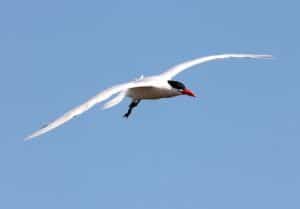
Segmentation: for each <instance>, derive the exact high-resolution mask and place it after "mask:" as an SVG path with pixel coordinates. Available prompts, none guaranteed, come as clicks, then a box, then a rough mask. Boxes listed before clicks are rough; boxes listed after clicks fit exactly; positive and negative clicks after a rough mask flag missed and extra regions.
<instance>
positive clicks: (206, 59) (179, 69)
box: [161, 54, 272, 79]
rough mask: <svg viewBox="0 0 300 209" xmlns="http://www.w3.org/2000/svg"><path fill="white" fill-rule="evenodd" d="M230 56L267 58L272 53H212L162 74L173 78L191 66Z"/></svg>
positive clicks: (270, 56) (167, 77)
mask: <svg viewBox="0 0 300 209" xmlns="http://www.w3.org/2000/svg"><path fill="white" fill-rule="evenodd" d="M229 58H251V59H266V58H272V55H265V54H218V55H211V56H207V57H200V58H196V59H193V60H190V61H187V62H184V63H181V64H179V65H175V66H174V67H172V68H170V69H168V70H167V71H165V72H163V73H162V74H161V76H163V77H165V78H166V79H171V78H173V77H174V76H176V75H177V74H179V73H181V72H182V71H184V70H186V69H188V68H191V67H193V66H195V65H199V64H202V63H205V62H210V61H214V60H221V59H229Z"/></svg>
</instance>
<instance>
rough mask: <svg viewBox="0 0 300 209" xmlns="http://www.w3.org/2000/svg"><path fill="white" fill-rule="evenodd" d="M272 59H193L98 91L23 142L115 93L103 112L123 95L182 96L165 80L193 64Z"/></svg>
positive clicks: (135, 96) (256, 56) (138, 98)
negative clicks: (227, 60) (153, 74)
mask: <svg viewBox="0 0 300 209" xmlns="http://www.w3.org/2000/svg"><path fill="white" fill-rule="evenodd" d="M271 57H272V56H271V55H256V54H220V55H212V56H206V57H200V58H197V59H193V60H190V61H187V62H184V63H181V64H179V65H176V66H174V67H172V68H170V69H168V70H167V71H165V72H163V73H162V74H160V75H157V76H151V77H143V76H142V77H140V78H139V79H137V80H135V81H131V82H128V83H124V84H120V85H116V86H113V87H111V88H108V89H106V90H104V91H102V92H100V93H99V94H97V95H96V96H94V97H93V98H91V99H90V100H88V101H87V102H85V103H83V104H82V105H79V106H78V107H75V108H74V109H71V110H70V111H68V112H67V113H65V114H64V115H62V116H61V117H59V118H58V119H56V120H54V121H52V122H50V123H49V124H47V125H45V126H43V127H42V128H40V129H39V130H37V131H36V132H34V133H33V134H31V135H29V136H28V137H26V138H25V140H29V139H32V138H34V137H37V136H39V135H42V134H44V133H46V132H48V131H51V130H53V129H55V128H57V127H58V126H60V125H62V124H64V123H66V122H67V121H69V120H71V119H72V118H74V117H75V116H77V115H80V114H81V113H84V112H85V111H87V110H89V109H90V108H92V107H93V106H94V105H96V104H98V103H100V102H103V101H104V100H106V99H109V98H110V97H111V96H113V95H114V94H117V93H119V94H118V95H117V96H116V97H115V98H113V99H112V100H110V101H109V102H107V103H105V104H104V106H103V109H107V108H111V107H113V106H115V105H117V104H119V103H120V102H121V101H122V100H123V99H124V98H125V97H126V96H127V97H131V98H132V100H133V101H135V102H136V101H140V100H143V99H160V98H167V97H173V96H178V95H182V93H181V92H180V91H178V89H174V88H172V86H170V85H169V84H168V81H169V80H171V79H172V78H173V77H175V76H176V75H177V74H178V73H181V72H182V71H184V70H186V69H189V68H191V67H193V66H195V65H199V64H202V63H205V62H209V61H213V60H219V59H228V58H251V59H264V58H271ZM189 95H190V93H189ZM137 104H138V102H137V103H136V104H135V106H136V105H137ZM130 112H131V110H130ZM129 114H130V113H129Z"/></svg>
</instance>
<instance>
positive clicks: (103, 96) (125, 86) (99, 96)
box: [25, 81, 153, 140]
mask: <svg viewBox="0 0 300 209" xmlns="http://www.w3.org/2000/svg"><path fill="white" fill-rule="evenodd" d="M152 83H153V82H151V81H133V82H129V83H124V84H120V85H116V86H113V87H111V88H108V89H105V90H104V91H102V92H100V93H99V94H97V95H96V96H94V97H93V98H91V99H89V100H88V101H86V102H85V103H83V104H81V105H79V106H78V107H75V108H73V109H71V110H70V111H68V112H66V113H65V114H64V115H62V116H61V117H59V118H57V119H56V120H54V121H52V122H50V123H49V124H47V125H44V126H43V127H41V128H40V129H39V130H37V131H36V132H34V133H32V134H31V135H29V136H27V137H26V138H25V140H30V139H32V138H34V137H37V136H39V135H42V134H44V133H46V132H48V131H51V130H52V129H55V128H57V127H58V126H60V125H62V124H64V123H66V122H68V121H69V120H71V119H72V118H74V117H76V116H77V115H80V114H82V113H84V112H86V111H87V110H89V109H90V108H92V107H93V106H94V105H96V104H98V103H100V102H102V101H104V100H106V99H108V98H109V97H111V96H112V95H114V94H116V93H118V92H121V91H126V90H127V89H130V88H135V87H141V86H153V85H152Z"/></svg>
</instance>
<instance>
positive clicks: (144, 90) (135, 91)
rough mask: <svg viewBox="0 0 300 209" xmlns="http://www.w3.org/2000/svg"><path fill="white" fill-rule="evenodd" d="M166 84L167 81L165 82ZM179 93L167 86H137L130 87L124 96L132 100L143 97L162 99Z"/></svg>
mask: <svg viewBox="0 0 300 209" xmlns="http://www.w3.org/2000/svg"><path fill="white" fill-rule="evenodd" d="M166 84H167V83H166ZM179 95H181V93H180V92H178V91H176V90H173V89H172V88H171V87H169V86H167V85H166V86H159V87H137V88H132V89H129V90H128V91H127V94H126V96H128V97H130V98H132V99H133V100H143V99H145V100H146V99H147V100H148V99H151V100H152V99H162V98H169V97H175V96H179Z"/></svg>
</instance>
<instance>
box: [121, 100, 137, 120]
mask: <svg viewBox="0 0 300 209" xmlns="http://www.w3.org/2000/svg"><path fill="white" fill-rule="evenodd" d="M140 101H141V100H134V101H132V102H131V103H130V105H129V109H128V111H127V113H125V114H124V115H123V117H124V118H128V117H129V115H130V114H131V112H132V109H133V108H135V107H136V106H138V104H139V103H140Z"/></svg>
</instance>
